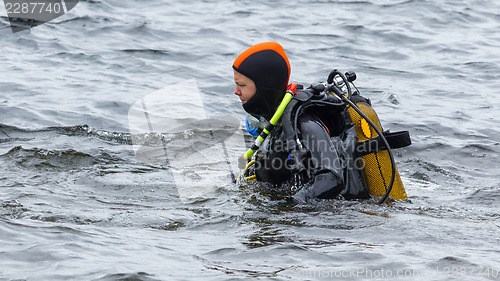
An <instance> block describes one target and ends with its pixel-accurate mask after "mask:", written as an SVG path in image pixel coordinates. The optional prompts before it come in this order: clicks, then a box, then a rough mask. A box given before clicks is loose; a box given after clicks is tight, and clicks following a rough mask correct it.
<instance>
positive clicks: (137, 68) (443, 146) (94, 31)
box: [0, 0, 500, 280]
mask: <svg viewBox="0 0 500 281" xmlns="http://www.w3.org/2000/svg"><path fill="white" fill-rule="evenodd" d="M0 16H1V18H0V62H1V70H0V165H1V168H0V280H335V279H338V278H337V277H335V274H337V276H338V274H344V277H346V276H348V277H349V278H344V279H350V280H385V279H386V278H383V274H382V271H383V270H385V276H388V273H387V272H388V271H391V273H392V276H393V278H392V279H394V280H500V276H499V275H498V270H500V234H499V233H500V219H499V218H500V208H499V206H498V200H499V199H500V180H499V179H500V125H499V123H500V114H499V109H500V99H499V94H498V91H499V89H500V79H499V73H500V32H499V31H500V2H499V1H493V0H465V1H452V0H437V1H423V0H413V1H412V0H409V1H403V0H380V1H378V0H377V1H375V0H370V1H347V0H343V1H341V0H337V1H335V0H332V1H260V0H257V1H227V0H223V1H159V0H152V1H117V0H109V1H108V0H106V1H105V0H102V1H99V0H96V1H94V0H92V1H90V0H87V1H80V3H79V4H78V6H76V7H75V9H74V10H72V11H71V12H70V13H69V14H67V15H65V16H63V17H61V18H58V19H56V20H55V21H53V22H51V23H48V24H45V25H43V26H39V27H36V28H35V29H33V30H30V31H24V32H20V33H16V34H13V33H12V32H11V29H10V27H9V26H8V19H7V18H6V13H5V10H4V9H3V8H2V9H0ZM271 40H272V41H278V42H280V43H281V44H282V45H283V46H284V48H285V50H286V51H287V53H288V55H289V59H290V62H291V64H292V80H293V81H298V82H301V83H312V82H318V81H325V80H326V76H327V74H328V73H329V71H330V70H332V69H333V68H338V69H341V70H344V71H347V70H353V71H355V72H356V73H357V74H358V80H357V86H358V87H359V88H360V90H361V92H362V93H363V94H364V95H365V96H367V97H369V98H370V99H371V100H372V102H373V104H374V107H375V109H376V110H377V112H378V114H379V116H380V118H381V120H382V123H383V124H384V126H385V128H386V129H387V128H390V129H391V130H394V131H396V130H403V129H408V130H410V132H411V135H412V139H413V143H414V144H413V145H412V146H411V147H409V148H406V149H404V150H399V151H397V162H398V167H399V171H400V173H401V176H402V178H403V181H404V183H405V186H406V189H407V192H408V194H409V196H410V198H411V201H412V203H402V202H398V203H395V204H391V205H383V206H379V205H376V204H373V203H370V202H364V203H358V202H335V201H333V202H332V201H327V202H320V203H318V204H317V205H312V206H306V207H304V208H297V209H295V210H283V209H280V208H279V207H278V206H277V204H276V202H275V201H273V200H271V199H270V198H268V197H266V196H265V195H262V194H260V193H259V192H258V190H255V189H252V188H246V189H240V188H236V187H235V186H234V185H232V184H227V185H226V186H225V187H222V188H220V189H218V190H217V191H216V192H214V193H211V194H207V195H206V196H203V197H202V198H197V199H193V200H189V201H187V202H179V200H178V199H177V197H176V194H175V192H174V191H175V188H174V186H173V183H172V181H171V178H170V177H169V176H168V174H169V173H168V167H166V166H162V165H148V164H144V163H141V162H139V161H137V160H136V159H135V157H134V153H133V150H132V149H131V141H130V135H129V129H128V123H127V112H128V110H129V108H130V106H131V105H132V104H133V103H134V102H136V101H137V100H139V99H140V98H142V97H143V96H144V95H146V94H148V93H151V92H153V91H155V90H157V89H160V88H162V87H165V86H167V85H170V84H173V83H177V82H180V81H183V80H186V79H191V78H195V79H196V81H197V83H198V86H199V88H200V90H201V91H202V93H203V98H204V102H205V106H206V108H208V109H209V110H210V111H213V112H222V113H224V114H229V115H232V116H235V117H237V118H240V119H243V118H244V115H243V111H242V109H241V106H240V104H239V101H238V99H237V98H236V97H235V96H234V95H233V94H232V91H233V84H234V83H233V81H232V70H231V64H232V61H233V60H234V58H235V57H236V56H237V55H238V54H239V53H240V52H241V51H243V50H244V49H246V48H247V47H249V46H250V45H252V44H254V43H258V42H262V41H271ZM188 112H189V109H186V114H188ZM370 270H371V271H372V273H371V275H370V273H369V271H370ZM400 270H403V271H404V272H405V274H406V276H405V277H401V276H399V277H396V274H397V273H398V271H400ZM406 270H409V271H408V272H409V273H408V272H407V271H406ZM487 270H488V271H487ZM353 271H356V274H354V275H348V274H352V273H353ZM358 271H359V273H358ZM419 274H420V275H419ZM495 274H496V275H495ZM488 275H489V276H488ZM127 278H128V279H127Z"/></svg>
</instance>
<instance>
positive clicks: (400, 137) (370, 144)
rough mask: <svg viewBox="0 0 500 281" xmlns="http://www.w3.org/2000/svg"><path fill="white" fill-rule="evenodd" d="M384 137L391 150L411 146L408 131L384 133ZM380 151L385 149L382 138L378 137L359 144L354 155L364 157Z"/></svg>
mask: <svg viewBox="0 0 500 281" xmlns="http://www.w3.org/2000/svg"><path fill="white" fill-rule="evenodd" d="M384 136H385V138H386V139H387V142H388V143H389V145H390V146H391V148H392V149H396V148H402V147H406V146H409V145H411V138H410V132H408V131H401V132H394V133H389V132H387V133H386V132H384ZM382 150H387V147H386V145H385V144H384V142H383V141H382V138H381V137H380V136H378V137H376V138H372V139H369V140H367V141H364V142H360V143H358V145H357V146H356V153H357V154H358V155H359V156H365V155H368V154H370V153H374V152H379V151H382Z"/></svg>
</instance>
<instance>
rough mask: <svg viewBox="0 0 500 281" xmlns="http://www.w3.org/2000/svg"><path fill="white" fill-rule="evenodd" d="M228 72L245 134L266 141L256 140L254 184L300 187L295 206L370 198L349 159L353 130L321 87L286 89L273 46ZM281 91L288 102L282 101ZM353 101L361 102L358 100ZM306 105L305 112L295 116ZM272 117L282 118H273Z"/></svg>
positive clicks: (280, 53)
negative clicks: (243, 118)
mask: <svg viewBox="0 0 500 281" xmlns="http://www.w3.org/2000/svg"><path fill="white" fill-rule="evenodd" d="M233 70H234V81H235V83H236V88H235V91H234V94H235V95H237V96H238V97H239V98H240V100H241V103H242V105H243V109H244V110H245V111H246V112H247V113H248V117H247V129H248V130H249V132H250V133H251V134H252V135H254V136H256V137H257V136H258V135H259V133H261V131H262V130H264V131H266V133H268V135H269V137H268V138H266V139H265V141H264V139H258V143H259V144H260V142H262V144H261V145H260V149H258V148H259V147H256V148H254V150H255V151H257V149H258V152H257V153H256V155H255V165H254V166H255V167H254V173H255V178H256V179H257V180H258V181H263V182H269V183H272V184H282V183H285V182H293V184H294V185H295V186H300V189H298V191H297V192H296V193H295V194H294V195H293V199H294V200H295V201H297V202H301V203H303V202H307V201H308V200H310V199H312V198H320V199H333V198H345V199H366V198H370V194H369V191H368V189H367V187H366V184H365V182H366V177H365V178H364V177H363V174H362V172H361V170H360V169H359V168H356V159H360V158H359V157H358V156H359V155H355V153H356V152H355V149H356V145H357V144H358V141H357V140H358V139H357V136H356V128H355V126H354V124H353V122H352V121H351V117H350V115H349V112H348V110H347V107H346V106H345V105H342V102H341V101H340V100H334V99H333V98H332V97H324V96H325V95H323V93H324V90H325V86H324V84H319V83H318V84H315V85H311V86H310V87H308V88H307V89H303V87H301V86H299V87H298V90H295V89H294V88H295V87H296V86H297V85H296V84H295V83H292V84H291V85H290V86H289V85H288V83H289V78H290V70H291V68H290V62H289V61H288V58H287V56H286V54H285V51H284V49H283V47H282V46H281V45H280V44H278V43H276V42H265V43H260V44H256V45H254V46H252V47H250V48H249V49H247V50H246V51H244V52H243V53H241V54H240V55H239V56H238V57H237V58H236V60H235V61H234V63H233ZM287 90H289V91H288V93H292V94H293V97H291V96H292V95H289V97H288V99H287ZM294 91H295V92H294ZM284 100H287V102H286V103H284V102H283V101H284ZM290 100H291V102H290ZM311 100H321V101H317V102H316V103H314V102H311ZM325 100H326V101H325ZM358 100H363V101H365V100H366V99H364V98H363V97H361V96H359V95H358ZM307 102H309V106H308V107H307V110H305V109H304V110H301V111H300V112H297V110H296V108H301V107H300V105H301V104H306V103H307ZM368 102H369V101H368ZM316 104H317V106H316ZM328 104H331V105H328ZM313 105H315V106H313ZM322 105H325V106H322ZM277 112H280V114H282V115H283V118H281V116H278V117H277V118H276V116H277V115H278V114H276V113H277ZM283 112H284V113H283ZM294 121H295V122H294ZM269 122H271V123H273V122H274V123H275V124H274V123H273V124H272V125H270V127H266V129H264V128H262V127H264V126H261V128H260V129H259V128H250V127H251V125H250V123H252V124H257V123H260V124H261V125H262V124H264V125H266V124H267V125H269ZM267 129H269V130H267ZM294 136H296V137H297V138H296V139H295V138H294ZM245 160H247V159H245ZM248 160H250V159H248ZM398 177H399V175H398ZM389 192H390V191H389ZM405 196H406V194H405Z"/></svg>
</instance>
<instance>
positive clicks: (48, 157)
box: [0, 146, 98, 170]
mask: <svg viewBox="0 0 500 281" xmlns="http://www.w3.org/2000/svg"><path fill="white" fill-rule="evenodd" d="M0 158H3V159H6V160H7V161H10V162H11V163H14V164H16V165H19V166H22V167H25V168H29V167H35V168H37V169H41V170H46V169H63V170H70V169H79V168H82V167H88V166H92V165H94V164H97V163H98V161H97V159H96V158H95V157H93V156H92V155H89V154H86V153H82V152H78V151H76V150H73V149H70V150H62V151H53V150H47V149H38V148H31V149H25V148H23V147H21V146H16V147H14V148H13V149H11V150H10V151H9V152H7V153H6V154H3V155H0Z"/></svg>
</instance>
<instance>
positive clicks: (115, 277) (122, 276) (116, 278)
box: [94, 272, 160, 281]
mask: <svg viewBox="0 0 500 281" xmlns="http://www.w3.org/2000/svg"><path fill="white" fill-rule="evenodd" d="M151 276H152V275H149V274H147V273H145V272H138V273H117V274H108V275H106V276H104V277H102V278H99V279H95V280H94V281H127V280H134V281H159V280H160V279H154V278H152V277H151Z"/></svg>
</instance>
